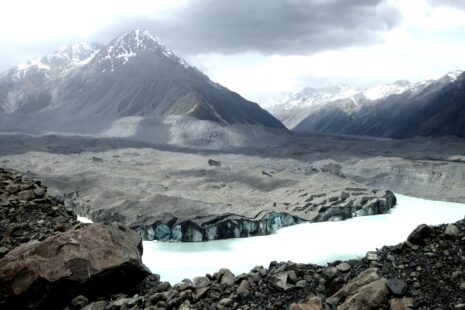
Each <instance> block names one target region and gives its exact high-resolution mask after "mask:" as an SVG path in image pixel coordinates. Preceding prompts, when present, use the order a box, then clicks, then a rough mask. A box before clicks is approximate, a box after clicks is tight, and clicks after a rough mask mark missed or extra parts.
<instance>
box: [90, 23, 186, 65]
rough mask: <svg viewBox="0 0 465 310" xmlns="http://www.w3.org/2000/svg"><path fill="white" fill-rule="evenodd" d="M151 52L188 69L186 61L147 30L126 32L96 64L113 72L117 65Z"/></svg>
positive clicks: (114, 41)
mask: <svg viewBox="0 0 465 310" xmlns="http://www.w3.org/2000/svg"><path fill="white" fill-rule="evenodd" d="M153 52H159V53H161V54H162V55H164V56H165V57H167V58H169V59H171V60H173V61H175V62H177V63H179V64H180V65H182V66H183V67H185V68H190V65H189V64H188V63H187V62H186V61H184V60H183V59H182V58H180V57H178V56H176V55H175V54H174V53H173V51H171V50H170V49H169V48H168V47H167V46H166V45H165V44H164V43H163V42H162V41H161V40H160V39H159V38H158V37H155V36H152V35H151V34H150V32H148V31H147V30H139V29H136V30H133V31H131V32H127V33H125V34H123V35H121V36H119V37H117V38H116V39H115V40H113V41H112V42H111V43H110V44H109V45H108V47H107V48H106V51H105V54H104V55H103V57H102V58H101V59H99V61H98V62H99V63H100V64H103V65H104V66H105V64H108V65H109V68H110V71H114V70H115V67H116V66H117V65H124V64H126V63H127V62H128V61H130V60H131V59H132V58H134V57H136V56H138V55H141V54H143V53H153ZM106 70H107V68H104V69H103V70H102V71H103V72H105V71H106Z"/></svg>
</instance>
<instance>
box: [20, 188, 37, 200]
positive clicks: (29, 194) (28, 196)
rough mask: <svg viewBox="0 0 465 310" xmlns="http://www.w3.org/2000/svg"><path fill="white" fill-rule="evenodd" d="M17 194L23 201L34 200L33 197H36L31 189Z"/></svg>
mask: <svg viewBox="0 0 465 310" xmlns="http://www.w3.org/2000/svg"><path fill="white" fill-rule="evenodd" d="M17 195H18V199H19V200H24V201H31V200H34V198H36V196H35V195H34V191H31V190H25V191H21V192H19V193H18V194H17Z"/></svg>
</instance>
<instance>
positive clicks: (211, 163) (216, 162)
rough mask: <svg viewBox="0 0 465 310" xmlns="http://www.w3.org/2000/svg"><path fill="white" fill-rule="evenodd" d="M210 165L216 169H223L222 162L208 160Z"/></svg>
mask: <svg viewBox="0 0 465 310" xmlns="http://www.w3.org/2000/svg"><path fill="white" fill-rule="evenodd" d="M208 165H209V166H214V167H221V162H220V161H217V160H214V159H211V158H210V159H209V160H208Z"/></svg>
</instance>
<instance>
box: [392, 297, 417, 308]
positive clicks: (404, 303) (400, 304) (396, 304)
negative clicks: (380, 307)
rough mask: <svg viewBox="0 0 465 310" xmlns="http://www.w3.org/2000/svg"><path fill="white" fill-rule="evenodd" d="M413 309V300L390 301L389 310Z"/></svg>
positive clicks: (393, 299)
mask: <svg viewBox="0 0 465 310" xmlns="http://www.w3.org/2000/svg"><path fill="white" fill-rule="evenodd" d="M410 309H413V299H412V298H402V299H399V298H392V299H390V300H389V310H410Z"/></svg>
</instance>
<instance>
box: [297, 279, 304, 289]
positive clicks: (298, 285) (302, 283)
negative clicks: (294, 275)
mask: <svg viewBox="0 0 465 310" xmlns="http://www.w3.org/2000/svg"><path fill="white" fill-rule="evenodd" d="M295 286H296V287H300V288H304V287H306V286H307V281H305V280H299V281H297V283H296V284H295Z"/></svg>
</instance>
